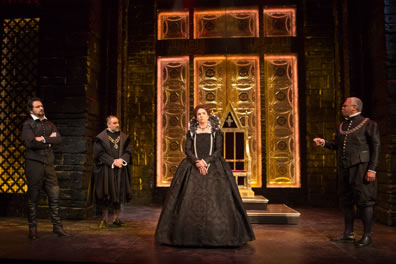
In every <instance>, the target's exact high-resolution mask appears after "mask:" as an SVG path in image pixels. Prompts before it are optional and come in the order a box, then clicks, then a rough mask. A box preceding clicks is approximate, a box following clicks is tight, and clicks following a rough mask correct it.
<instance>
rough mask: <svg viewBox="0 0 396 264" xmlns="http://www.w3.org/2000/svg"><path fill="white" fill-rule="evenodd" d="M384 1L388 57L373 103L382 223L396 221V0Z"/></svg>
mask: <svg viewBox="0 0 396 264" xmlns="http://www.w3.org/2000/svg"><path fill="white" fill-rule="evenodd" d="M379 2H381V1H379ZM383 3H384V5H383V6H382V5H380V8H381V10H380V11H383V15H382V14H381V16H379V18H380V19H382V21H379V22H378V24H380V25H381V22H382V23H383V22H384V27H383V28H382V27H381V28H380V29H381V30H382V32H384V37H382V38H381V40H382V43H381V44H382V45H381V46H378V47H377V49H378V51H379V52H381V55H382V57H383V56H384V55H383V54H385V58H384V59H381V60H380V63H382V65H378V67H379V68H381V69H384V70H385V71H384V74H383V72H382V75H381V76H380V77H381V78H384V79H385V81H384V82H381V83H380V85H381V86H378V87H375V88H376V89H375V92H374V93H373V94H374V96H373V97H374V98H375V101H377V103H376V104H374V102H373V105H374V107H375V110H376V111H377V112H378V113H379V114H378V115H377V121H378V123H379V126H380V129H381V140H382V142H381V143H382V151H381V163H380V168H379V172H377V174H378V181H379V182H378V183H379V184H378V203H377V206H376V217H377V219H378V220H379V221H380V222H382V223H385V224H388V225H396V187H395V186H396V125H395V123H396V1H395V0H385V1H384V2H383ZM381 4H382V3H381ZM382 8H383V9H382ZM377 30H378V29H377ZM383 43H384V44H383ZM383 48H385V52H383ZM373 101H374V99H373Z"/></svg>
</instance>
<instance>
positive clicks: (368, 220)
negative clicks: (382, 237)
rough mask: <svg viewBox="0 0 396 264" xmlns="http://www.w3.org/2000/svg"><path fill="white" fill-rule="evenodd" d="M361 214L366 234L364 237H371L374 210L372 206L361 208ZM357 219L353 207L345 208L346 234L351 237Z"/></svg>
mask: <svg viewBox="0 0 396 264" xmlns="http://www.w3.org/2000/svg"><path fill="white" fill-rule="evenodd" d="M359 214H360V217H361V219H362V221H363V226H364V234H363V236H371V226H372V223H373V214H374V210H373V207H372V206H365V207H360V208H359ZM354 217H355V214H354V208H353V206H350V207H345V208H344V224H345V230H344V234H346V235H349V234H351V233H352V232H353V219H354Z"/></svg>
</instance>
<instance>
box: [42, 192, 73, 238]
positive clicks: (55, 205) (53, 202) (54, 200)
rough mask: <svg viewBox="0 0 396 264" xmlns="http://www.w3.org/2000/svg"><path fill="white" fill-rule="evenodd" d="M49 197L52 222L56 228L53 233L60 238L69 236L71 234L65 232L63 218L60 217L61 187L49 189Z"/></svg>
mask: <svg viewBox="0 0 396 264" xmlns="http://www.w3.org/2000/svg"><path fill="white" fill-rule="evenodd" d="M47 195H48V204H49V208H50V216H51V222H52V224H53V226H54V228H53V232H54V233H55V234H57V235H58V236H59V237H65V236H69V235H70V234H69V233H67V232H65V230H64V229H63V226H62V222H61V218H60V215H59V211H60V210H59V187H58V186H54V187H48V188H47Z"/></svg>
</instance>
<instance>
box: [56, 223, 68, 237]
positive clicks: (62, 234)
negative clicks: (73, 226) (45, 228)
mask: <svg viewBox="0 0 396 264" xmlns="http://www.w3.org/2000/svg"><path fill="white" fill-rule="evenodd" d="M53 232H54V233H55V234H57V235H58V237H67V236H70V234H69V233H67V232H66V231H65V230H64V229H63V226H61V225H59V226H54V230H53Z"/></svg>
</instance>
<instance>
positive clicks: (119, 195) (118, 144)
mask: <svg viewBox="0 0 396 264" xmlns="http://www.w3.org/2000/svg"><path fill="white" fill-rule="evenodd" d="M106 120H107V129H105V130H103V131H102V132H101V133H99V134H98V135H97V136H96V137H95V138H94V149H93V152H94V167H93V177H92V179H93V181H92V182H91V186H93V187H94V191H93V190H92V192H91V195H96V199H97V201H98V202H99V204H100V205H101V206H102V208H103V220H102V222H101V223H100V226H99V228H103V227H105V226H107V225H108V213H109V208H110V207H111V206H112V207H113V209H114V219H113V222H112V224H113V225H114V226H122V225H124V223H123V222H121V220H120V218H119V214H120V210H121V205H123V204H124V203H126V202H128V201H129V200H130V199H131V198H132V192H131V189H130V183H131V179H130V177H131V168H130V167H131V156H132V149H131V147H132V146H131V142H130V138H129V137H128V136H127V135H126V134H124V133H122V132H121V131H120V126H119V123H118V118H117V117H115V116H109V117H107V119H106Z"/></svg>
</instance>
